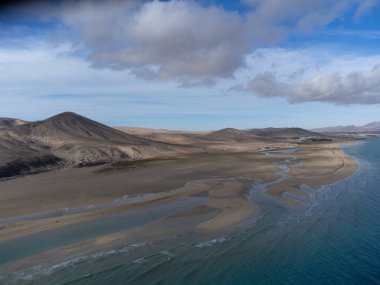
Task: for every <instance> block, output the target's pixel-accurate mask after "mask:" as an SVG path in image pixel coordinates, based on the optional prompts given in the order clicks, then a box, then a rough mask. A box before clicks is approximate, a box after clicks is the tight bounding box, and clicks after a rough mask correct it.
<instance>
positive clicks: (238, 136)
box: [197, 128, 258, 142]
mask: <svg viewBox="0 0 380 285" xmlns="http://www.w3.org/2000/svg"><path fill="white" fill-rule="evenodd" d="M197 138H198V139H202V140H211V141H232V142H249V141H253V140H257V139H258V136H257V135H255V134H252V133H249V132H247V131H244V130H238V129H234V128H226V129H221V130H218V131H214V132H210V133H208V134H205V135H201V136H198V137H197Z"/></svg>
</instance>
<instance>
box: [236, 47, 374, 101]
mask: <svg viewBox="0 0 380 285" xmlns="http://www.w3.org/2000/svg"><path fill="white" fill-rule="evenodd" d="M259 55H260V56H257V55H256V56H253V57H252V58H251V61H250V65H251V66H252V65H255V64H256V66H259V67H260V68H259V69H260V70H261V71H259V72H256V73H254V74H251V77H250V79H249V80H247V82H246V83H245V84H240V85H235V86H234V87H233V88H232V89H233V90H238V91H246V92H253V93H254V94H256V95H259V96H262V97H267V98H273V97H284V98H286V99H287V100H288V101H289V102H292V103H300V102H329V103H334V104H338V105H341V104H379V103H380V67H379V66H380V56H377V55H374V56H357V55H347V54H346V55H337V54H332V53H329V54H328V53H326V52H322V51H320V50H317V49H305V50H286V49H268V50H262V51H260V52H259Z"/></svg>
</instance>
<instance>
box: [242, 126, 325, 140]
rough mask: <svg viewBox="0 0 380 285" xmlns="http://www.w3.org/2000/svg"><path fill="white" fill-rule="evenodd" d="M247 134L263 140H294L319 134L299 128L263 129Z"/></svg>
mask: <svg viewBox="0 0 380 285" xmlns="http://www.w3.org/2000/svg"><path fill="white" fill-rule="evenodd" d="M248 132H249V133H252V134H255V135H257V136H259V137H265V138H285V139H289V138H296V137H320V136H322V135H321V134H319V133H316V132H311V131H308V130H305V129H301V128H265V129H250V130H248Z"/></svg>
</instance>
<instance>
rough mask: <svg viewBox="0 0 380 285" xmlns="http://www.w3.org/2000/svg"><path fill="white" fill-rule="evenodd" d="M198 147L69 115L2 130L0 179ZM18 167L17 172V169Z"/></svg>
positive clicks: (183, 151)
mask: <svg viewBox="0 0 380 285" xmlns="http://www.w3.org/2000/svg"><path fill="white" fill-rule="evenodd" d="M191 151H194V147H190V146H183V145H176V144H169V143H164V142H158V141H154V140H150V139H146V138H142V137H138V136H135V135H131V134H128V133H124V132H121V131H118V130H116V129H114V128H111V127H108V126H106V125H103V124H100V123H98V122H95V121H93V120H90V119H88V118H86V117H83V116H80V115H78V114H75V113H71V112H65V113H62V114H58V115H56V116H53V117H51V118H48V119H46V120H42V121H37V122H30V123H25V124H22V125H17V126H13V127H8V128H4V129H0V178H1V176H2V177H7V176H11V174H12V175H13V174H14V173H17V169H18V170H20V169H22V173H28V172H35V171H36V169H37V168H44V169H45V168H46V169H51V168H54V167H55V166H57V165H63V164H64V165H71V166H81V165H89V164H98V163H105V162H113V161H119V160H135V159H144V158H150V157H156V156H162V155H170V154H173V153H175V154H180V153H188V152H191ZM16 168H17V169H16Z"/></svg>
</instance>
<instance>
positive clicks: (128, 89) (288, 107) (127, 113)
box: [0, 0, 380, 130]
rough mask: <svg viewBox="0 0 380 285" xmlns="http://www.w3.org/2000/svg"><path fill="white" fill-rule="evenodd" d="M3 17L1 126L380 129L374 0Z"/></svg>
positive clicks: (141, 4)
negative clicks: (81, 121) (58, 121)
mask: <svg viewBox="0 0 380 285" xmlns="http://www.w3.org/2000/svg"><path fill="white" fill-rule="evenodd" d="M25 2H27V3H26V4H25V3H24V2H18V3H17V5H16V4H14V5H8V6H2V7H0V9H1V11H0V89H1V95H0V117H18V118H22V119H26V120H39V119H44V118H46V117H48V116H51V115H54V114H56V113H59V112H63V111H74V112H77V113H80V114H83V115H85V116H88V117H90V118H93V119H95V120H98V121H101V122H103V123H106V124H110V125H130V126H140V127H148V128H166V129H188V130H210V129H220V128H224V127H235V128H243V129H244V128H256V127H269V126H278V127H282V126H299V127H304V128H316V127H322V126H332V125H349V124H356V125H361V124H365V123H367V122H371V121H380V115H379V114H380V112H379V111H380V109H379V104H380V68H379V66H380V54H379V53H378V51H379V44H380V41H379V39H380V22H379V21H378V20H377V19H378V17H379V15H380V4H379V3H378V2H377V1H375V0H365V1H358V0H337V1H334V2H332V1H327V0H321V1H312V0H310V1H301V0H290V1H288V2H287V3H285V4H284V2H285V1H277V0H242V1H237V0H236V1H216V0H199V1H190V0H188V1H187V0H184V1H173V0H172V1H134V0H130V1H119V0H111V1H95V0H79V1H54V2H53V4H52V2H49V1H38V2H37V1H29V2H28V1H25Z"/></svg>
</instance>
